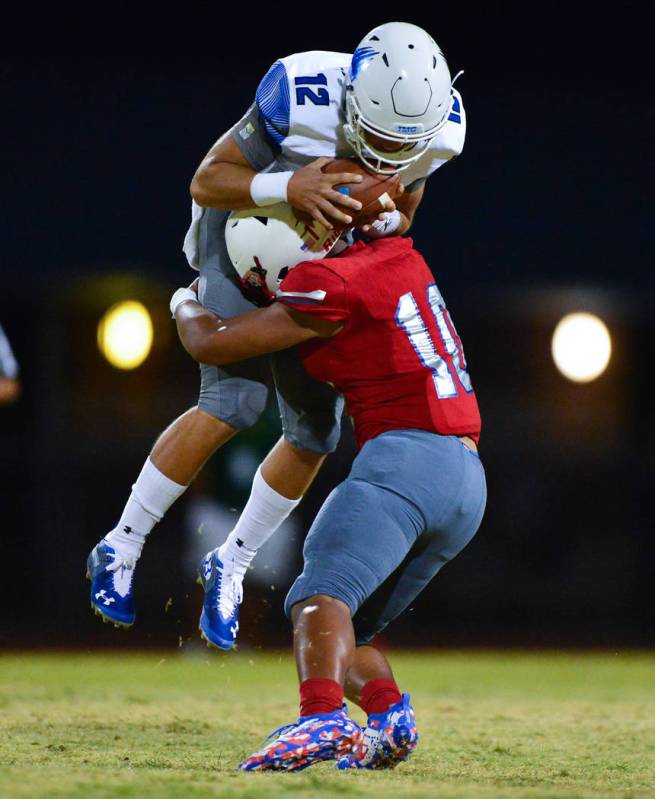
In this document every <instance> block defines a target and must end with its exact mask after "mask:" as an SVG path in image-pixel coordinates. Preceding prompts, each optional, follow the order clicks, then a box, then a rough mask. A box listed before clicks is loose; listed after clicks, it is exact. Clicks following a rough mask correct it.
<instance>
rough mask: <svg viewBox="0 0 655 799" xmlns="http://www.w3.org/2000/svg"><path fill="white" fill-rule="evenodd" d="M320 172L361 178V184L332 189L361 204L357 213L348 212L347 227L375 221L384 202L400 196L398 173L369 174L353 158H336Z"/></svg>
mask: <svg viewBox="0 0 655 799" xmlns="http://www.w3.org/2000/svg"><path fill="white" fill-rule="evenodd" d="M322 171H323V172H326V173H327V174H331V173H332V174H333V173H335V172H354V173H356V174H358V175H361V176H362V182H361V183H341V184H339V183H338V184H336V185H335V187H334V188H335V189H336V190H337V191H341V192H343V193H344V194H348V195H349V196H350V197H352V198H353V199H355V200H359V201H360V203H361V204H362V209H361V211H359V212H358V213H356V212H353V211H350V210H348V213H349V214H350V216H352V218H353V221H352V224H351V225H349V226H348V227H360V226H361V225H366V224H370V223H371V222H373V221H374V220H375V219H377V217H378V214H379V213H380V212H381V211H384V208H385V204H386V202H387V201H388V200H395V199H396V197H397V196H398V195H399V194H400V184H401V177H400V175H399V174H398V173H396V174H391V175H384V174H378V173H377V172H370V171H369V170H368V169H366V167H365V166H364V165H363V164H362V163H361V161H357V160H356V159H354V158H338V159H336V160H335V161H331V162H330V163H329V164H326V165H325V166H324V167H323V169H322Z"/></svg>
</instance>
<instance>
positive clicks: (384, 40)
mask: <svg viewBox="0 0 655 799" xmlns="http://www.w3.org/2000/svg"><path fill="white" fill-rule="evenodd" d="M451 86H452V81H451V78H450V71H449V69H448V64H447V63H446V59H445V58H444V55H443V53H442V52H441V50H440V49H439V46H438V45H437V43H436V42H435V41H434V39H433V38H432V37H431V36H430V35H429V34H428V33H426V32H425V31H424V30H423V29H422V28H419V27H417V26H416V25H410V24H409V23H407V22H388V23H387V24H385V25H380V26H379V27H377V28H374V29H373V30H372V31H371V32H370V33H368V34H367V35H366V36H365V37H364V38H363V39H362V41H361V42H360V43H359V45H358V46H357V49H356V50H355V52H354V54H353V58H352V62H351V67H350V75H349V85H348V87H347V91H346V123H345V125H344V127H343V130H344V135H345V137H346V139H347V140H348V142H349V144H350V145H351V147H352V148H353V149H354V150H355V152H356V153H357V155H358V157H359V158H360V160H361V161H362V162H364V163H365V164H366V166H368V167H369V168H371V169H373V170H374V171H375V172H384V173H386V174H388V173H389V172H401V171H402V170H403V169H407V167H408V166H409V165H410V164H412V163H414V161H416V160H418V159H419V158H420V157H421V156H422V155H423V153H424V152H425V151H426V150H427V148H428V147H429V145H430V142H431V140H432V139H433V138H434V137H435V136H436V135H437V133H438V132H439V131H440V130H441V128H442V127H443V126H444V125H445V124H446V121H447V120H448V114H449V112H450V103H451ZM367 134H373V135H374V136H376V137H378V138H379V139H382V140H384V141H387V142H389V143H390V144H396V145H397V147H396V148H395V149H394V151H393V152H385V151H383V150H381V149H378V148H376V147H375V146H374V144H372V143H371V141H369V140H368V139H367Z"/></svg>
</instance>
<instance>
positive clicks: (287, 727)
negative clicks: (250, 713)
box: [262, 721, 299, 743]
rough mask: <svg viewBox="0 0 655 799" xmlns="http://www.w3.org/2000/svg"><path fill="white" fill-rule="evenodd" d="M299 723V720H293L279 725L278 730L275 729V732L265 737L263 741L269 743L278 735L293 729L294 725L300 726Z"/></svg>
mask: <svg viewBox="0 0 655 799" xmlns="http://www.w3.org/2000/svg"><path fill="white" fill-rule="evenodd" d="M298 726H299V724H298V722H297V721H292V722H291V723H290V724H283V725H282V726H281V727H278V728H277V730H273V732H272V733H271V734H270V735H269V736H267V737H266V738H264V740H263V741H262V743H268V742H269V741H270V740H272V739H273V738H276V737H277V736H278V735H283V734H284V733H285V732H287V730H292V729H293V728H294V727H298Z"/></svg>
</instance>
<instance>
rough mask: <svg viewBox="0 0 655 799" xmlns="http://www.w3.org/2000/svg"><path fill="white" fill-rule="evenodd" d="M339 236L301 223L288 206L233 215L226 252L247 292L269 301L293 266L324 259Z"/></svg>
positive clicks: (308, 222)
mask: <svg viewBox="0 0 655 799" xmlns="http://www.w3.org/2000/svg"><path fill="white" fill-rule="evenodd" d="M339 235H340V233H335V232H334V230H328V229H327V228H325V227H323V225H321V224H320V222H317V221H316V220H314V219H310V218H307V220H305V219H301V218H300V216H299V212H297V211H294V209H293V208H292V207H291V206H290V205H288V203H277V204H276V205H269V206H265V207H261V208H251V209H249V210H246V211H233V212H232V213H231V214H230V216H229V217H228V219H227V222H226V225H225V244H226V245H227V252H228V255H229V256H230V260H231V261H232V265H233V266H234V268H235V270H236V271H237V274H238V275H239V277H240V279H241V282H242V284H243V286H244V288H246V289H254V290H255V292H256V293H259V294H260V295H263V296H265V297H267V298H268V299H273V298H274V296H275V292H276V291H277V289H278V286H279V285H280V283H281V282H282V280H283V279H284V277H285V276H286V274H287V273H288V271H289V270H290V269H293V267H294V266H297V265H298V264H299V263H301V262H302V261H313V260H315V259H316V258H325V256H326V255H327V254H328V253H329V252H330V250H331V249H332V248H333V247H334V245H335V243H336V242H337V239H338V238H339Z"/></svg>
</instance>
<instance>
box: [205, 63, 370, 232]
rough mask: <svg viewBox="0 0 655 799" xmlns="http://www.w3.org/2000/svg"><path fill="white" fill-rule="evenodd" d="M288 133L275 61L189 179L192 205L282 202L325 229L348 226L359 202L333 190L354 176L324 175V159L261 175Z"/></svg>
mask: <svg viewBox="0 0 655 799" xmlns="http://www.w3.org/2000/svg"><path fill="white" fill-rule="evenodd" d="M288 133H289V85H288V79H287V74H286V69H285V67H284V64H283V63H282V62H281V61H276V62H275V64H273V66H272V67H271V68H270V69H269V71H268V72H267V73H266V75H265V76H264V78H263V80H262V81H261V83H260V84H259V86H258V88H257V92H256V95H255V103H254V104H253V105H252V107H251V108H250V109H249V110H248V112H247V113H246V114H245V116H244V117H243V118H242V119H241V120H240V121H239V122H237V124H236V125H235V126H234V127H233V128H232V129H231V130H229V131H228V132H227V133H225V134H224V135H223V136H221V138H220V139H219V140H218V141H217V142H216V144H214V146H213V147H212V148H211V150H210V151H209V152H208V153H207V155H206V156H205V158H204V159H203V160H202V162H201V164H200V166H199V167H198V169H197V171H196V174H195V175H194V177H193V180H192V181H191V195H192V197H193V199H194V200H195V201H196V203H198V205H201V206H205V207H210V208H222V209H225V210H241V209H245V208H252V207H253V206H254V205H258V206H266V205H273V204H275V203H278V202H288V203H290V204H291V205H292V206H293V207H294V208H296V209H298V210H300V211H304V212H305V213H308V214H310V215H311V216H312V217H313V218H314V219H316V220H318V221H319V222H321V223H322V224H324V225H325V226H326V227H328V228H331V227H333V225H332V222H334V221H337V222H340V223H342V224H349V222H350V221H351V220H350V216H349V215H348V211H349V210H356V211H357V210H359V209H360V208H361V203H360V202H359V201H358V200H355V199H354V198H352V197H348V196H347V195H345V194H342V193H341V192H338V191H336V189H335V188H334V187H335V185H337V184H339V183H358V182H360V181H361V176H359V175H356V174H354V173H344V172H342V173H339V174H336V173H335V174H331V175H326V174H324V173H323V172H321V167H322V166H323V165H324V164H325V163H327V162H328V161H329V160H330V159H329V158H319V159H317V160H316V161H313V162H312V163H310V164H308V165H307V166H304V167H302V168H301V169H298V170H296V171H295V172H264V171H263V170H265V169H266V168H267V167H268V166H270V164H272V163H273V161H274V160H275V158H276V156H277V154H278V153H279V151H280V148H281V146H282V143H283V142H284V139H285V138H286V136H287V135H288Z"/></svg>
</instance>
